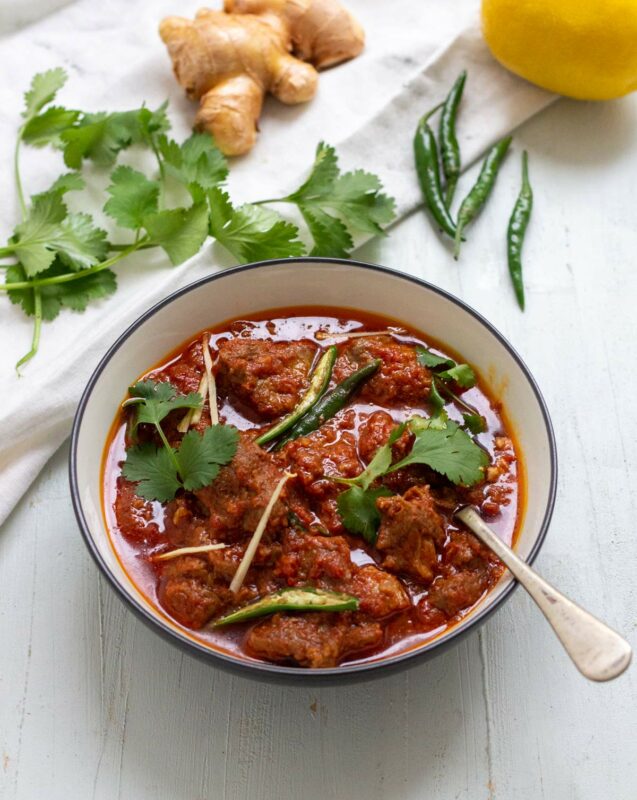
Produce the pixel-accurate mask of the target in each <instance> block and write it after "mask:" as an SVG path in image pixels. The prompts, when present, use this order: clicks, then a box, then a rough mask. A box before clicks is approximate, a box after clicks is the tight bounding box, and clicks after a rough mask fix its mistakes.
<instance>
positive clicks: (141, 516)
mask: <svg viewBox="0 0 637 800" xmlns="http://www.w3.org/2000/svg"><path fill="white" fill-rule="evenodd" d="M133 377H134V376H131V378H133ZM125 388H126V387H122V390H123V391H124V390H125ZM520 480H521V478H520V468H519V464H518V457H517V455H516V451H515V446H514V442H513V440H512V435H511V431H510V430H509V429H508V427H507V422H506V417H505V416H504V415H503V412H502V409H501V406H500V404H499V403H498V402H497V401H495V400H494V399H493V398H491V397H490V396H489V394H488V393H487V391H486V388H485V387H484V386H483V385H482V383H481V381H480V379H479V376H477V375H476V374H475V373H474V371H473V369H472V368H471V365H469V364H464V363H463V362H462V359H461V358H460V357H459V356H458V355H456V354H453V353H449V352H447V351H446V350H445V348H444V347H443V346H441V345H440V344H439V343H437V342H435V341H433V340H432V339H430V338H428V337H427V336H426V335H425V334H422V333H420V332H419V331H416V330H411V329H408V328H406V327H404V326H403V325H401V324H400V323H398V322H395V321H393V320H390V319H387V318H385V317H378V316H372V315H369V314H365V313H362V312H359V311H354V310H352V309H345V308H316V307H303V308H286V309H276V310H272V311H269V312H264V313H263V314H259V315H256V316H254V317H251V318H249V319H237V320H233V321H229V322H226V323H224V324H222V325H220V326H218V327H216V328H214V329H210V330H208V331H204V332H202V333H201V334H199V335H197V336H196V337H194V338H193V339H192V340H191V341H190V342H188V343H187V344H186V345H185V346H182V347H181V348H180V349H179V350H178V351H176V352H174V353H172V354H169V355H168V356H167V357H166V359H165V361H164V362H163V363H162V364H161V365H160V366H157V367H155V368H154V369H152V370H150V371H149V372H148V373H146V374H145V375H144V376H143V377H142V378H140V379H138V381H137V383H135V384H133V385H132V386H131V387H130V388H129V394H128V397H127V399H126V400H125V401H124V403H123V404H122V409H121V412H120V414H119V415H118V417H117V419H116V421H115V423H114V425H113V429H112V435H111V438H110V440H109V442H108V445H107V450H106V454H105V458H104V510H105V516H106V521H107V526H108V529H109V532H110V535H111V538H112V542H113V546H114V548H115V550H116V552H117V554H118V557H119V558H120V560H121V562H122V564H123V566H124V568H125V570H126V572H127V573H128V574H129V576H130V578H131V580H132V581H133V582H134V583H135V585H136V586H137V587H138V588H139V589H140V591H141V592H142V593H143V594H144V595H145V596H146V597H147V598H148V600H149V602H150V603H152V604H153V605H154V606H155V607H157V608H158V610H159V611H160V612H161V613H162V614H163V615H164V616H166V617H168V618H169V619H170V620H172V622H173V623H174V624H175V625H176V626H177V627H178V628H181V629H182V630H184V632H186V633H187V634H188V635H190V636H192V637H194V638H196V639H197V640H199V641H201V642H204V643H205V644H207V645H208V646H210V647H212V648H214V649H217V650H222V651H225V652H229V653H232V654H234V655H236V656H239V657H242V658H244V659H249V660H258V661H267V662H271V663H279V664H287V665H293V666H298V667H309V668H321V667H334V666H337V665H339V664H343V663H352V662H360V661H364V660H370V659H378V658H380V657H385V656H387V655H389V654H395V653H398V652H402V651H404V650H406V649H411V648H413V647H416V646H418V645H421V644H423V643H424V642H426V641H427V640H429V639H431V638H433V637H436V636H439V635H440V634H442V633H444V632H445V631H446V630H447V629H448V628H450V627H451V626H453V625H454V624H457V623H458V621H459V620H461V619H462V617H463V616H465V615H466V614H467V613H468V612H469V611H470V610H471V608H472V607H473V606H475V604H476V603H478V602H479V601H480V599H481V598H482V597H483V596H484V595H485V593H486V592H488V591H489V590H490V589H491V588H492V587H493V586H494V584H495V583H496V582H497V581H498V579H499V577H500V575H501V573H502V570H503V567H502V565H501V563H500V562H499V561H498V559H497V558H496V557H495V556H494V555H493V554H492V553H491V552H490V551H489V550H487V549H486V548H485V547H484V546H482V545H481V544H480V543H479V542H478V540H477V539H476V538H474V537H473V536H472V535H471V533H469V532H468V531H467V530H465V529H463V527H462V524H461V523H460V522H459V521H457V520H456V519H454V511H456V510H457V509H458V508H459V507H460V506H462V505H465V504H468V503H470V504H474V505H475V506H476V507H477V508H478V509H479V510H480V512H481V513H482V514H483V515H484V516H485V518H486V519H487V520H488V521H489V523H490V524H491V525H492V526H493V527H494V528H495V529H496V530H497V532H498V533H499V535H500V536H501V537H502V538H503V539H504V540H505V541H507V542H509V543H510V542H512V541H513V539H514V537H515V532H516V524H517V520H518V517H519V513H520V505H521V498H522V496H523V493H522V489H521V485H520Z"/></svg>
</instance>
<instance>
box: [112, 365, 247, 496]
mask: <svg viewBox="0 0 637 800" xmlns="http://www.w3.org/2000/svg"><path fill="white" fill-rule="evenodd" d="M129 394H130V398H129V399H128V400H126V401H125V402H124V406H125V407H129V406H134V407H135V418H134V420H133V422H132V425H131V427H130V431H129V433H130V435H131V436H133V437H134V436H135V435H136V432H137V428H138V426H139V425H141V424H144V423H147V424H151V425H153V426H154V427H155V430H156V431H157V433H158V434H159V438H160V439H161V442H162V444H161V446H160V447H158V446H157V445H155V444H153V443H152V442H145V443H143V444H136V445H133V446H132V447H129V448H128V450H127V451H126V461H125V463H124V467H123V469H122V474H123V475H124V477H126V478H128V480H130V481H135V482H136V483H137V488H136V492H137V494H138V495H139V496H140V497H143V498H144V499H146V500H159V501H160V502H162V503H164V502H167V501H168V500H172V499H173V498H174V496H175V494H176V493H177V492H178V491H179V489H186V490H188V491H194V490H196V489H201V488H202V487H204V486H207V485H208V484H209V483H211V482H212V481H213V480H214V479H215V478H216V477H217V475H218V473H219V470H220V468H221V467H222V466H223V465H224V464H227V463H228V462H229V461H231V460H232V458H233V457H234V454H235V453H236V450H237V443H238V441H239V432H238V431H237V429H236V428H234V427H233V426H232V425H220V424H218V425H211V426H210V427H208V428H206V430H205V431H204V432H203V434H200V433H199V432H198V431H196V430H191V431H189V432H188V433H187V434H186V435H185V436H184V437H183V439H182V440H181V442H180V444H179V445H178V446H177V447H172V446H171V444H170V443H169V441H168V439H167V438H166V434H165V432H164V430H163V428H162V425H161V422H162V420H164V419H165V418H166V417H167V416H168V414H170V413H171V411H176V410H177V409H183V408H201V405H202V398H201V395H199V394H197V393H196V392H192V393H191V394H188V395H181V394H178V393H177V390H176V389H175V387H174V386H173V385H172V384H170V383H168V382H162V383H156V382H155V381H150V380H146V381H141V382H139V383H136V384H135V385H134V386H131V388H130V389H129Z"/></svg>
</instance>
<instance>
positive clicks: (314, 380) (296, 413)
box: [255, 345, 338, 445]
mask: <svg viewBox="0 0 637 800" xmlns="http://www.w3.org/2000/svg"><path fill="white" fill-rule="evenodd" d="M337 352H338V351H337V348H336V345H332V346H331V347H328V348H327V350H326V351H325V352H324V353H323V355H322V356H321V358H320V359H319V362H318V364H317V365H316V369H315V370H314V372H313V373H312V377H311V378H310V385H309V387H308V390H307V392H306V393H305V394H304V395H303V397H302V399H301V402H300V403H299V404H298V405H297V406H296V408H295V409H294V410H293V411H292V412H291V413H290V414H288V416H287V417H285V418H284V419H282V420H281V421H280V422H278V423H277V424H276V425H275V426H274V427H272V428H270V430H269V431H266V432H265V433H263V434H262V435H261V436H259V438H258V439H255V442H256V443H257V444H258V445H264V444H267V443H268V442H271V441H272V440H273V439H276V438H277V436H280V435H281V434H282V433H285V431H287V430H288V429H289V428H291V427H292V426H293V425H294V423H295V422H298V421H299V420H300V419H301V417H302V416H303V415H304V414H306V413H307V412H308V411H309V410H310V409H311V408H312V406H313V405H314V404H315V403H316V402H317V401H318V400H320V399H321V397H322V396H323V395H324V394H325V390H326V389H327V386H328V384H329V382H330V378H331V377H332V370H333V368H334V362H335V361H336V355H337Z"/></svg>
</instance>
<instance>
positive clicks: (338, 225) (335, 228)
mask: <svg viewBox="0 0 637 800" xmlns="http://www.w3.org/2000/svg"><path fill="white" fill-rule="evenodd" d="M300 211H301V214H302V215H303V219H304V220H305V223H306V225H307V227H308V230H309V231H310V235H311V237H312V239H313V240H314V247H313V248H312V250H311V251H310V255H311V256H319V255H320V256H325V257H326V258H347V257H348V256H349V254H350V251H351V250H352V248H353V247H354V240H353V239H352V237H351V235H350V232H349V231H348V230H347V228H346V227H345V225H344V224H343V223H342V222H341V221H340V219H336V217H332V216H330V215H329V214H327V213H326V212H325V211H323V210H321V209H320V208H309V207H306V206H303V207H301V209H300Z"/></svg>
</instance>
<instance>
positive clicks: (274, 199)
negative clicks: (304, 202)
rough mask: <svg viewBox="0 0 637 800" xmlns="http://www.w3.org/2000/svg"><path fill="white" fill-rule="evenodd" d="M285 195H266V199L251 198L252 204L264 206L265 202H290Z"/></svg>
mask: <svg viewBox="0 0 637 800" xmlns="http://www.w3.org/2000/svg"><path fill="white" fill-rule="evenodd" d="M290 202H292V201H291V200H288V198H287V197H268V198H267V200H252V202H251V203H250V205H252V206H264V205H266V203H290Z"/></svg>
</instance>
